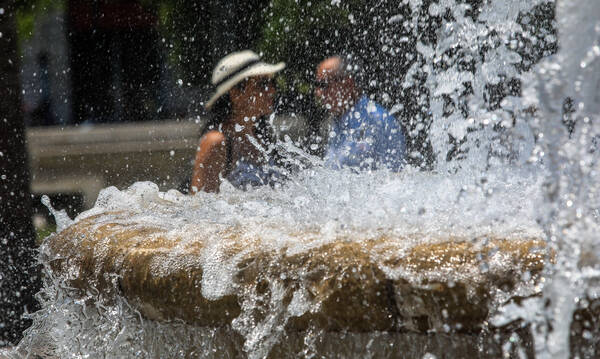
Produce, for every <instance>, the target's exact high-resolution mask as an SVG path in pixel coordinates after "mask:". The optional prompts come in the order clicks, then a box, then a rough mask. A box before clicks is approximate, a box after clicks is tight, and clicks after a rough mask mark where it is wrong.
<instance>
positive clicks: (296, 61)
mask: <svg viewBox="0 0 600 359" xmlns="http://www.w3.org/2000/svg"><path fill="white" fill-rule="evenodd" d="M355 3H363V1H349V2H348V1H347V2H344V4H332V1H331V0H313V1H309V0H272V1H271V4H270V6H269V7H268V8H267V9H265V10H264V12H265V17H264V24H263V27H262V31H261V39H260V41H259V43H258V50H259V51H260V52H262V53H263V55H264V58H265V59H267V60H268V61H271V62H278V61H285V62H286V63H287V64H288V69H287V71H286V72H287V76H288V77H289V78H288V81H287V84H288V85H290V86H292V88H293V89H294V90H295V91H298V92H301V93H308V92H310V90H311V89H310V86H309V85H308V84H309V82H310V80H311V79H312V77H313V76H314V69H315V67H316V64H317V63H318V62H320V61H321V60H322V59H323V58H325V57H326V56H327V55H331V54H335V53H339V52H340V51H344V50H345V49H344V46H345V44H347V43H348V39H349V37H350V36H351V33H352V26H353V24H352V21H351V19H352V18H353V17H352V15H351V14H352V13H351V9H352V7H353V6H354V5H355ZM289 90H291V89H289Z"/></svg>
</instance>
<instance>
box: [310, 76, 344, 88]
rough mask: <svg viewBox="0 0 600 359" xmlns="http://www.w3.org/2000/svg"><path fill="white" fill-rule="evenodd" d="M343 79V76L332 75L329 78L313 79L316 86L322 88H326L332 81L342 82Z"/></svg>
mask: <svg viewBox="0 0 600 359" xmlns="http://www.w3.org/2000/svg"><path fill="white" fill-rule="evenodd" d="M340 81H342V78H341V77H337V76H336V77H332V78H330V79H328V80H314V81H313V85H314V87H315V88H320V89H324V88H327V87H329V86H330V85H331V84H332V83H336V82H340Z"/></svg>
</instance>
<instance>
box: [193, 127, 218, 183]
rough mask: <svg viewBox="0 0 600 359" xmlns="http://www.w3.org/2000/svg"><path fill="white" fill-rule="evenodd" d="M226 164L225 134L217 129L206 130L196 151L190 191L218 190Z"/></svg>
mask: <svg viewBox="0 0 600 359" xmlns="http://www.w3.org/2000/svg"><path fill="white" fill-rule="evenodd" d="M226 165H227V145H226V143H225V136H224V135H223V134H222V133H221V132H219V131H210V132H207V133H206V134H205V135H204V136H202V138H201V139H200V145H199V146H198V150H197V152H196V160H195V162H194V172H193V173H192V181H191V184H190V192H191V193H196V192H198V191H205V192H218V191H219V186H220V185H221V181H220V178H219V176H220V175H221V176H222V175H224V173H223V172H224V171H225V167H226Z"/></svg>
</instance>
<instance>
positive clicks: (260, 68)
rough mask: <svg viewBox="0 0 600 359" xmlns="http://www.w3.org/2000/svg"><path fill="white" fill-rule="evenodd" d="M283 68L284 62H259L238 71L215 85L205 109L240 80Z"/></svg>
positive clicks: (272, 72) (268, 73) (275, 71)
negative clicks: (215, 88)
mask: <svg viewBox="0 0 600 359" xmlns="http://www.w3.org/2000/svg"><path fill="white" fill-rule="evenodd" d="M284 68H285V63H284V62H280V63H278V64H275V65H271V64H266V63H264V62H259V63H257V64H256V65H254V66H252V67H250V68H248V69H246V70H245V71H242V72H240V73H239V74H237V75H236V76H234V77H232V78H231V79H230V80H228V81H227V82H225V83H223V84H221V85H220V86H219V87H217V91H215V93H214V94H213V95H212V96H211V98H210V99H209V100H208V101H207V102H206V104H205V105H204V107H205V108H206V109H207V110H210V108H211V107H212V106H213V105H214V104H215V102H216V101H217V100H218V99H219V97H221V96H223V95H224V94H226V93H227V92H228V91H229V90H231V88H233V87H234V86H235V85H237V84H238V83H240V82H242V81H243V80H244V79H246V78H248V77H252V76H260V75H272V74H275V73H277V72H279V71H281V70H283V69H284Z"/></svg>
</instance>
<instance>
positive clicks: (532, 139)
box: [11, 0, 600, 358]
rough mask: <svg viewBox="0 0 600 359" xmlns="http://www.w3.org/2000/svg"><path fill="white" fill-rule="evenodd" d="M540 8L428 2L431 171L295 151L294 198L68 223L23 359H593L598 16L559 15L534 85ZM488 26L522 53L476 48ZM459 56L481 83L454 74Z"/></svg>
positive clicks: (157, 196) (114, 199)
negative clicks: (436, 25)
mask: <svg viewBox="0 0 600 359" xmlns="http://www.w3.org/2000/svg"><path fill="white" fill-rule="evenodd" d="M543 3H547V1H543V0H539V1H530V2H526V3H525V2H522V1H517V0H514V1H513V0H505V1H488V2H484V4H482V5H481V7H480V9H479V10H480V11H479V15H478V17H477V21H474V20H473V19H472V17H471V16H466V14H467V12H468V11H469V7H468V6H466V5H464V4H460V3H458V2H456V1H454V0H448V1H440V2H439V3H436V4H434V5H432V6H430V8H429V9H428V11H429V12H430V13H431V14H432V15H435V14H443V13H447V14H451V18H452V20H448V21H447V22H446V23H443V24H442V27H441V29H442V32H443V33H442V34H440V35H439V36H440V37H441V38H442V39H447V41H442V40H438V42H437V44H427V43H423V42H420V43H418V44H417V51H418V52H419V54H420V56H421V57H422V58H423V59H424V60H425V64H424V65H423V67H421V68H416V67H415V68H411V69H410V71H409V76H408V77H407V78H408V79H410V76H415V77H418V76H417V75H416V74H417V72H419V71H423V72H425V73H426V75H425V76H426V77H425V78H426V80H425V84H426V86H427V88H428V91H429V95H430V96H431V100H430V104H431V116H432V121H433V122H432V127H431V131H432V144H433V147H434V152H435V155H436V157H437V165H436V166H437V167H436V169H435V171H433V172H427V173H424V172H420V171H417V170H414V169H412V168H406V169H405V170H404V171H403V172H402V173H399V174H398V173H390V172H386V171H376V172H371V173H356V172H354V171H352V170H349V169H345V170H341V171H330V170H328V169H324V168H322V167H321V166H320V163H319V160H317V159H315V158H313V157H311V156H309V155H306V154H303V153H302V151H300V150H299V149H296V148H295V146H294V144H293V143H291V142H286V143H284V144H283V146H284V149H287V150H288V151H290V152H294V153H296V156H301V157H303V158H302V160H301V161H299V162H298V163H299V166H300V167H301V169H300V171H299V173H298V174H296V175H294V176H292V177H291V178H290V181H289V182H288V183H286V184H284V185H282V186H277V187H275V188H269V187H266V188H256V189H251V190H249V191H247V192H243V191H240V190H237V189H235V188H233V187H231V186H229V185H228V184H227V183H225V184H223V185H222V187H221V192H220V193H219V194H217V195H215V194H206V193H199V194H197V195H196V196H193V197H191V196H185V195H182V194H181V193H179V192H177V191H175V190H170V191H166V192H161V191H159V189H158V187H157V186H156V185H155V184H153V183H151V182H138V183H136V184H134V185H133V186H131V187H130V188H128V189H124V190H119V189H117V188H115V187H109V188H106V189H104V190H103V191H102V192H101V193H100V195H99V197H98V200H97V202H96V205H95V206H94V208H92V209H91V210H89V211H87V212H84V213H82V214H81V215H79V216H78V217H77V218H75V219H74V220H73V221H71V220H70V219H69V218H66V217H65V216H64V215H62V214H60V213H57V214H56V216H57V222H58V227H59V228H58V231H57V233H56V234H53V235H51V236H50V237H48V238H47V239H46V240H45V241H44V244H43V245H42V247H41V249H40V258H41V262H42V264H43V265H44V267H45V273H46V277H45V285H44V289H43V290H42V292H41V293H40V294H39V295H38V296H39V299H40V301H41V303H42V304H43V309H42V310H40V311H38V312H36V313H31V314H30V315H31V318H32V319H33V322H34V324H33V326H32V327H31V328H30V329H29V330H28V331H27V332H26V335H25V338H24V339H23V340H22V341H21V342H20V343H19V345H18V347H17V348H15V350H14V352H13V354H11V355H14V356H15V357H27V356H29V357H37V356H41V357H49V358H52V357H60V358H63V357H64V358H66V357H84V356H88V357H98V356H104V357H203V358H204V357H206V358H210V357H215V358H222V357H249V358H263V357H269V358H279V357H334V356H335V357H356V358H359V357H360V358H362V357H374V358H386V357H390V358H393V357H398V356H403V357H411V358H445V357H467V356H472V357H479V358H497V357H502V356H503V357H530V358H531V357H536V358H558V357H563V358H566V357H582V358H588V357H589V358H592V357H596V356H597V353H596V350H597V349H596V347H597V345H596V341H597V339H595V338H597V337H598V336H597V334H598V331H599V325H598V320H597V317H598V315H597V314H598V301H597V297H598V292H597V288H598V278H599V274H600V272H598V271H597V269H596V268H597V266H598V255H599V254H600V252H599V251H598V244H597V241H596V236H597V235H596V233H598V231H597V230H598V225H599V218H600V215H599V213H598V206H599V205H600V198H599V193H600V191H599V189H598V183H599V182H598V179H599V178H598V177H599V176H600V175H599V174H598V173H599V172H598V160H597V152H596V151H597V142H598V138H600V127H599V126H598V123H597V121H598V117H597V113H598V112H599V111H598V110H600V108H599V106H600V101H599V99H598V97H597V96H598V93H599V92H598V89H599V88H598V84H599V80H600V78H599V76H600V75H599V74H600V71H598V70H599V69H600V66H599V64H600V61H599V60H598V59H599V56H600V50H598V49H599V47H598V46H599V41H600V40H599V39H600V25H598V20H597V18H598V16H597V15H598V14H600V5H598V4H595V3H594V1H593V0H588V1H585V4H584V5H582V3H584V2H581V1H580V2H578V3H577V6H576V5H575V3H574V2H571V1H562V2H558V4H557V5H556V12H557V23H558V31H559V49H560V50H559V51H558V53H557V54H556V55H554V56H553V57H550V58H547V59H545V60H544V61H543V62H542V63H541V64H539V65H537V66H536V67H534V68H532V69H531V70H530V71H529V72H527V73H526V74H524V75H519V71H518V69H517V66H516V65H515V63H517V62H518V60H519V58H518V57H519V56H520V55H519V54H518V51H516V50H515V49H516V48H518V44H517V45H515V46H516V47H515V48H511V46H512V45H511V43H512V40H513V37H512V36H511V34H513V33H515V32H518V31H523V32H525V31H524V30H523V28H524V25H522V24H521V23H523V19H522V18H520V17H519V14H521V13H522V12H526V11H529V10H531V9H533V8H534V7H535V6H537V5H540V4H543ZM410 6H411V7H413V8H414V11H417V9H418V7H419V6H420V2H417V1H411V2H410ZM490 29H491V30H493V35H492V37H493V39H496V40H498V41H506V43H507V44H508V45H507V46H505V45H500V46H497V47H496V48H487V49H484V48H481V47H478V44H479V42H478V41H479V40H481V38H482V37H485V36H487V35H489V32H492V31H491V30H490ZM547 36H548V37H551V36H552V35H551V34H548V35H547ZM548 41H551V39H550V38H549V40H548ZM449 49H454V50H453V51H452V53H453V54H454V56H456V58H466V57H469V58H470V59H471V60H472V63H473V67H474V69H475V71H474V72H468V71H463V69H462V68H461V66H459V65H458V61H457V62H456V63H455V64H456V65H455V66H440V65H439V61H442V60H440V59H445V60H444V61H447V60H448V59H447V56H446V55H447V51H448V50H449ZM445 54H446V55H445ZM481 54H483V55H481ZM444 56H446V57H444ZM449 63H451V61H449ZM514 76H521V77H522V79H523V80H524V81H523V82H524V86H523V91H522V92H523V96H521V97H517V96H508V97H505V98H504V100H503V101H502V103H501V104H499V107H496V108H489V106H488V105H486V101H485V97H486V94H487V93H489V91H488V90H486V84H490V83H491V84H499V83H501V82H502V81H504V80H503V79H506V78H508V77H514ZM465 84H469V85H468V87H470V88H471V89H472V92H471V93H470V94H468V95H465V94H464V90H465V88H466V85H465ZM566 97H570V98H571V99H572V101H573V104H574V106H575V111H574V114H573V118H574V121H575V125H574V127H573V131H572V133H569V130H568V127H567V126H565V125H564V124H563V118H562V112H561V109H562V105H563V103H564V101H565V98H566ZM449 103H450V104H451V105H448V104H449ZM452 106H454V108H455V109H458V108H462V109H466V111H467V115H466V116H463V115H462V112H461V111H458V110H456V111H454V112H452V111H449V110H448V108H449V107H452ZM533 108H535V109H536V111H533V110H532V109H533ZM449 113H450V114H449ZM449 134H450V135H451V136H452V137H453V138H454V139H458V140H459V141H460V143H461V145H460V146H461V148H460V149H459V150H460V151H459V152H461V153H462V155H461V156H460V157H461V158H457V159H450V161H447V159H449V155H448V153H449V152H451V151H452V148H451V147H452V144H451V143H450V142H449V140H448V138H449V136H448V135H449ZM306 162H309V163H311V166H303V165H302V163H306Z"/></svg>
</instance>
